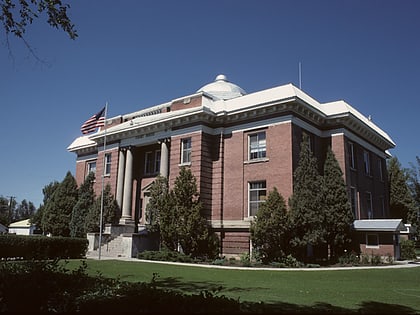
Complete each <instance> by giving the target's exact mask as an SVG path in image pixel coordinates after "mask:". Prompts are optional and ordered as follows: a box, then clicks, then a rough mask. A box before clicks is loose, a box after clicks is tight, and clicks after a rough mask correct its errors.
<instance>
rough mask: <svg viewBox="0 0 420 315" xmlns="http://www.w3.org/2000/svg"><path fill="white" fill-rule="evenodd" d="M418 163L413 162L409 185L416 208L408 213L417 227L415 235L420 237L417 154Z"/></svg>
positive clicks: (419, 190) (409, 219) (419, 164)
mask: <svg viewBox="0 0 420 315" xmlns="http://www.w3.org/2000/svg"><path fill="white" fill-rule="evenodd" d="M416 161H417V165H413V164H411V169H410V171H409V173H408V175H409V187H410V190H411V195H412V196H413V199H414V203H415V208H414V209H413V210H412V211H410V212H409V213H408V215H407V221H408V223H411V225H412V226H413V227H414V229H415V236H417V238H418V239H420V158H419V157H418V156H416Z"/></svg>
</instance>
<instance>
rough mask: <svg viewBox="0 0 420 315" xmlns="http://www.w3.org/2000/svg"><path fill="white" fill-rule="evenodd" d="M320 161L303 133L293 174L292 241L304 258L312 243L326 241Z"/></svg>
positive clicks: (317, 243) (291, 202) (308, 252)
mask: <svg viewBox="0 0 420 315" xmlns="http://www.w3.org/2000/svg"><path fill="white" fill-rule="evenodd" d="M317 165H318V164H317V160H316V158H315V157H314V156H313V154H312V152H311V150H310V148H309V140H308V136H307V135H306V134H303V137H302V142H301V147H300V154H299V161H298V166H297V168H296V170H295V172H294V174H293V195H292V196H291V197H290V200H289V206H290V219H291V226H292V231H293V237H292V239H291V245H292V246H293V247H294V248H295V249H296V255H297V256H298V257H297V258H299V259H301V260H307V258H308V257H311V256H312V249H313V247H314V246H318V245H321V244H322V243H323V242H324V241H325V234H326V230H325V226H324V224H323V223H324V217H323V215H322V192H321V183H322V180H321V177H320V175H319V173H318V166H317Z"/></svg>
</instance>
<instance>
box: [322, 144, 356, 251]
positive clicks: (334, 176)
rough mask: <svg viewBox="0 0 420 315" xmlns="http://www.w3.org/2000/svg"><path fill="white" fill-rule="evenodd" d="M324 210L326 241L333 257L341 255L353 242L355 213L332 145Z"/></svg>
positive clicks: (328, 163)
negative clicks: (352, 229)
mask: <svg viewBox="0 0 420 315" xmlns="http://www.w3.org/2000/svg"><path fill="white" fill-rule="evenodd" d="M323 190H324V200H323V211H324V218H325V223H324V226H325V228H326V241H327V243H328V246H329V248H330V255H331V257H332V258H334V257H335V258H336V257H338V256H340V255H341V254H342V253H343V252H344V249H345V248H346V247H347V246H348V245H349V244H350V242H351V235H350V233H351V225H352V223H353V214H352V212H351V206H350V202H349V200H348V195H347V188H346V183H345V182H344V178H343V172H342V170H341V168H340V165H339V164H338V161H337V159H336V158H335V155H334V152H333V151H332V150H331V147H328V151H327V157H326V159H325V163H324V176H323Z"/></svg>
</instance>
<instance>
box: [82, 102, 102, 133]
mask: <svg viewBox="0 0 420 315" xmlns="http://www.w3.org/2000/svg"><path fill="white" fill-rule="evenodd" d="M102 126H105V107H104V108H102V109H101V110H100V111H99V112H98V113H97V114H95V115H93V116H92V117H90V118H89V119H88V120H86V121H85V123H84V124H83V125H82V127H80V131H81V132H82V133H83V134H84V135H85V134H87V133H91V132H93V131H95V130H96V128H98V127H102Z"/></svg>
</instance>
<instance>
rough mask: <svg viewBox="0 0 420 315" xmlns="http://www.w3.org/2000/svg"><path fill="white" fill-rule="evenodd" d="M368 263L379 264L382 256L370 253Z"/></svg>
mask: <svg viewBox="0 0 420 315" xmlns="http://www.w3.org/2000/svg"><path fill="white" fill-rule="evenodd" d="M370 263H371V265H374V266H377V265H380V264H381V263H382V258H381V256H379V255H372V256H371V257H370Z"/></svg>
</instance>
